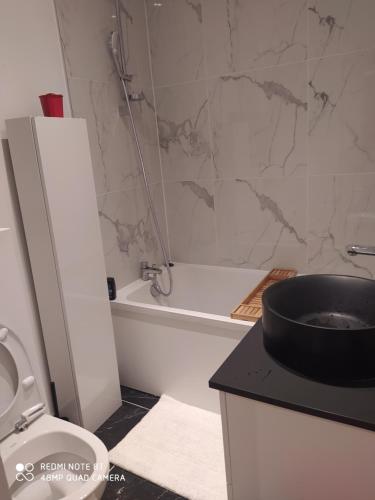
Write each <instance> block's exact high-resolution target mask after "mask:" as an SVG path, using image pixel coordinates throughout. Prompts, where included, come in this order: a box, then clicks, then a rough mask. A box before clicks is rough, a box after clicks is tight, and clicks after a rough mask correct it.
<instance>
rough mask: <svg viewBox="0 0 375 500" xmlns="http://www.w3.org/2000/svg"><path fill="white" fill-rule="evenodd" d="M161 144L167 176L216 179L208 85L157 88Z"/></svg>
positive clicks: (197, 83)
mask: <svg viewBox="0 0 375 500" xmlns="http://www.w3.org/2000/svg"><path fill="white" fill-rule="evenodd" d="M156 107H157V120H158V129H159V145H160V153H161V160H162V168H163V173H164V178H165V180H167V181H170V180H193V179H198V178H211V179H212V178H213V176H214V169H213V163H212V151H211V144H210V132H209V123H208V98H207V93H206V88H205V84H204V83H202V82H195V83H191V84H186V85H179V86H176V87H172V88H171V87H163V88H160V89H157V91H156Z"/></svg>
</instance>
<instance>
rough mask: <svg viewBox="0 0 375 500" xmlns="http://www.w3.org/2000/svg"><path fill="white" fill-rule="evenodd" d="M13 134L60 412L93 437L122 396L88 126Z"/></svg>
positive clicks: (57, 123)
mask: <svg viewBox="0 0 375 500" xmlns="http://www.w3.org/2000/svg"><path fill="white" fill-rule="evenodd" d="M7 130H8V137H9V144H10V150H11V155H12V161H13V169H14V174H15V179H16V185H17V191H18V196H19V201H20V207H21V212H22V218H23V223H24V228H25V234H26V240H27V246H28V251H29V256H30V262H31V268H32V273H33V279H34V284H35V291H36V296H37V301H38V307H39V313H40V318H41V323H42V329H43V336H44V341H45V346H46V352H47V359H48V365H49V370H50V376H51V381H53V382H54V384H55V387H56V394H57V402H58V408H59V413H60V415H61V416H65V417H68V418H69V420H70V421H72V422H74V423H77V424H79V425H82V426H83V427H85V428H87V429H89V430H91V431H93V430H95V429H97V428H98V427H99V426H100V425H101V424H102V423H103V422H104V421H105V420H106V419H107V418H108V417H109V416H110V415H111V414H112V413H113V412H114V411H115V410H116V409H117V408H118V407H119V406H120V405H121V397H120V386H119V378H118V368H117V360H116V351H115V344H114V337H113V327H112V318H111V311H110V305H109V302H108V294H107V286H106V273H105V265H104V255H103V248H102V242H101V235H100V227H99V220H98V213H97V204H96V195H95V186H94V180H93V174H92V164H91V157H90V149H89V142H88V136H87V128H86V122H85V120H83V119H76V118H63V119H62V118H44V117H36V118H17V119H12V120H8V121H7Z"/></svg>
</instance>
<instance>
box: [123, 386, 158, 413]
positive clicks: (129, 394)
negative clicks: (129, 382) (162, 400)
mask: <svg viewBox="0 0 375 500" xmlns="http://www.w3.org/2000/svg"><path fill="white" fill-rule="evenodd" d="M121 397H122V399H123V400H124V401H128V402H129V403H134V404H136V405H140V406H144V407H145V408H148V409H149V410H151V408H152V407H153V406H154V405H156V403H157V402H158V401H159V396H154V395H153V394H148V393H147V392H141V391H137V390H136V389H131V388H130V387H125V386H124V385H122V386H121Z"/></svg>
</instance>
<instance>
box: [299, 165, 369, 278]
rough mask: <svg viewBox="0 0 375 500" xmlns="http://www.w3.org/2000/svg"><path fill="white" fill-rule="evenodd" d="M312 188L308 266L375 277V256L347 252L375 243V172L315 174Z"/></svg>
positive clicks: (321, 270) (311, 184)
mask: <svg viewBox="0 0 375 500" xmlns="http://www.w3.org/2000/svg"><path fill="white" fill-rule="evenodd" d="M309 191H310V193H309V200H310V202H309V214H310V221H309V235H308V270H309V271H310V272H328V273H330V272H333V273H339V274H350V275H357V276H364V277H375V261H374V259H372V258H371V257H364V256H358V257H349V255H347V253H346V252H345V246H346V245H348V244H352V243H355V242H358V241H360V242H363V241H364V242H366V244H369V245H373V244H374V243H375V174H361V175H352V174H351V175H337V176H314V177H312V178H311V181H310V187H309Z"/></svg>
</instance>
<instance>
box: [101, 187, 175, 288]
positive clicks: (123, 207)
mask: <svg viewBox="0 0 375 500" xmlns="http://www.w3.org/2000/svg"><path fill="white" fill-rule="evenodd" d="M152 191H153V197H154V200H155V205H156V207H157V211H158V212H159V214H160V215H162V216H163V213H162V211H163V197H162V187H161V185H160V184H155V185H154V186H153V188H152ZM98 208H99V216H100V223H101V229H102V236H103V245H104V255H105V260H106V270H107V274H108V275H109V276H115V278H116V282H117V286H118V287H123V286H125V285H127V284H129V283H131V282H132V281H134V280H136V279H138V278H139V263H140V262H141V261H142V260H149V261H151V262H155V263H160V262H161V256H160V250H159V247H158V243H157V240H156V237H155V233H154V230H153V226H152V220H151V214H150V210H149V208H148V206H147V205H146V203H145V194H144V191H143V190H142V189H129V190H127V191H122V192H113V193H107V194H105V195H103V196H99V197H98ZM163 220H164V217H161V218H160V222H161V226H162V230H163V233H164V235H165V225H164V224H163Z"/></svg>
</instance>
